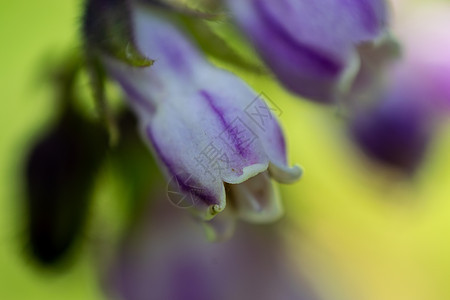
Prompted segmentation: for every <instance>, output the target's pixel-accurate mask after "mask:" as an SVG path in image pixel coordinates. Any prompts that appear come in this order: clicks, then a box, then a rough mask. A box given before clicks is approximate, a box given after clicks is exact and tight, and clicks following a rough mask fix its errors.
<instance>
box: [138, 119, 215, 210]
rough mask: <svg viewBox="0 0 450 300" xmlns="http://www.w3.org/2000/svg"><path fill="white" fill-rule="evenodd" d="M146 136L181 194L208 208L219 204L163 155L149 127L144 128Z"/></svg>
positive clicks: (184, 171) (212, 194)
mask: <svg viewBox="0 0 450 300" xmlns="http://www.w3.org/2000/svg"><path fill="white" fill-rule="evenodd" d="M146 134H147V137H148V138H149V140H150V143H151V144H152V145H153V148H154V150H155V153H156V156H157V157H159V159H160V160H161V162H162V163H163V164H164V165H165V166H166V168H167V171H168V172H169V174H170V175H171V176H173V177H174V178H175V179H176V181H177V183H178V185H179V187H180V188H181V189H182V191H183V192H186V193H190V194H191V195H193V196H195V197H197V198H199V199H200V200H202V201H203V202H204V203H205V204H206V205H208V206H209V205H214V204H220V201H218V200H217V199H216V197H215V195H214V193H213V192H211V191H208V190H207V189H206V188H205V187H204V185H202V184H201V182H197V180H196V179H195V178H194V177H193V176H191V175H189V174H190V173H189V172H187V171H188V170H177V166H175V165H174V164H173V163H172V162H171V161H170V160H169V158H167V157H166V156H165V155H164V152H163V151H162V150H161V148H160V147H159V145H158V143H157V142H156V139H155V137H154V135H153V132H152V130H151V128H150V126H147V127H146Z"/></svg>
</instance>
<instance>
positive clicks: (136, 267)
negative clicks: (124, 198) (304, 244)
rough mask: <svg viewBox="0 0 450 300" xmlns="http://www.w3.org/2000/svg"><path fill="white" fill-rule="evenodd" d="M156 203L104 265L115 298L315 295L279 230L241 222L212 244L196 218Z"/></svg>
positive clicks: (310, 299) (227, 299)
mask: <svg viewBox="0 0 450 300" xmlns="http://www.w3.org/2000/svg"><path fill="white" fill-rule="evenodd" d="M156 203H157V205H153V207H152V208H151V210H149V213H146V214H145V215H144V217H145V219H143V220H142V221H143V222H140V223H139V224H138V226H137V227H136V228H134V230H132V231H131V232H129V233H128V234H127V236H126V238H125V239H124V240H123V242H122V243H121V244H120V249H119V251H117V254H116V255H115V256H113V257H112V261H111V262H109V263H108V262H106V263H105V264H106V266H107V269H106V270H105V271H106V272H104V274H106V276H105V277H104V278H103V281H104V286H105V287H106V290H107V292H108V293H109V294H110V295H112V296H113V297H114V298H116V297H117V298H120V299H127V300H144V299H166V300H203V299H205V300H247V299H259V300H273V299H283V300H314V299H318V298H317V296H316V295H315V293H314V291H313V290H312V288H311V286H309V285H308V284H307V282H306V281H305V279H304V278H302V277H301V276H299V274H298V273H299V272H296V270H295V267H294V266H295V264H293V263H292V261H290V260H292V257H290V256H289V255H288V253H287V250H286V249H285V248H284V247H283V240H282V235H281V234H280V233H279V231H278V230H279V229H280V228H279V227H276V226H275V227H273V226H271V227H270V228H268V227H262V226H255V225H249V224H241V225H242V226H241V227H240V228H239V229H240V230H239V231H237V233H236V235H235V236H233V238H232V239H230V240H227V241H225V242H221V243H209V242H208V241H207V240H206V239H205V237H204V235H203V233H202V230H201V227H200V226H198V225H199V224H196V223H195V221H194V220H193V219H192V218H189V217H187V216H186V215H185V214H183V213H180V211H178V210H171V209H170V206H169V205H168V204H167V202H165V201H160V202H156V201H155V204H156ZM220 217H221V216H220V215H219V216H218V218H220Z"/></svg>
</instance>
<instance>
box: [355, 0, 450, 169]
mask: <svg viewBox="0 0 450 300" xmlns="http://www.w3.org/2000/svg"><path fill="white" fill-rule="evenodd" d="M430 7H433V5H431V6H429V7H428V9H429V8H430ZM421 8H425V9H424V10H422V9H419V8H417V11H419V13H418V14H417V13H416V14H414V13H412V14H411V15H408V21H407V22H405V21H402V20H401V19H400V18H399V19H400V20H399V25H398V28H397V32H398V35H399V38H400V41H401V42H403V46H404V49H403V52H404V55H403V57H402V59H401V60H400V61H399V62H398V63H396V64H394V65H392V66H391V68H389V70H388V71H389V73H387V74H384V75H385V78H384V87H383V88H382V89H381V90H378V91H371V95H370V97H372V98H373V99H374V100H378V101H376V102H375V104H373V105H372V107H371V108H369V109H363V110H360V111H358V112H357V114H356V116H355V117H354V119H353V121H352V124H351V132H352V136H353V137H354V138H355V140H356V142H357V144H358V145H359V146H360V147H361V149H362V150H363V151H364V152H365V153H366V154H368V156H369V157H372V158H374V159H376V160H377V161H379V162H382V163H384V164H387V165H390V166H393V167H396V168H398V169H400V170H403V171H405V172H406V173H408V174H413V173H414V171H415V170H416V169H417V167H418V166H419V165H420V163H421V162H422V160H423V158H424V156H425V154H426V151H427V149H428V147H429V143H430V140H431V139H432V137H433V134H434V132H435V129H436V125H437V124H438V122H439V121H440V120H441V119H442V117H443V116H445V115H448V113H449V112H450V57H449V55H448V51H445V49H448V47H446V46H448V45H450V36H449V35H448V34H447V32H446V31H442V28H448V26H450V21H449V20H450V5H448V4H447V5H443V6H439V8H438V7H434V13H431V14H430V11H429V10H428V9H427V6H426V5H425V7H421ZM431 11H433V10H431ZM426 16H428V17H426ZM422 25H423V26H422ZM416 28H417V29H418V30H415V29H416ZM408 29H409V30H408ZM410 31H413V35H412V34H411V32H410ZM424 41H428V42H427V43H426V47H424V46H423V45H424Z"/></svg>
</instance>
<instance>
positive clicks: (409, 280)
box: [0, 0, 450, 300]
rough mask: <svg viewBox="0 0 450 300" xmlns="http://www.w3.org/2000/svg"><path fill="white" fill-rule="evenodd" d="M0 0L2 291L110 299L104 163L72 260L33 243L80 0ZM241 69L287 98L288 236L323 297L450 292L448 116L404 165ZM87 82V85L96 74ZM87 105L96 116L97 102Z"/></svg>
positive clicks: (113, 219)
mask: <svg viewBox="0 0 450 300" xmlns="http://www.w3.org/2000/svg"><path fill="white" fill-rule="evenodd" d="M0 1H1V2H0V8H1V9H0V40H1V48H0V66H1V67H0V76H1V77H0V79H1V80H0V95H1V101H0V125H1V126H0V128H1V130H0V168H1V169H0V266H1V267H0V299H34V300H37V299H59V298H64V299H86V300H88V299H105V296H104V294H103V293H102V289H101V286H100V284H99V280H98V268H97V263H96V257H97V256H96V255H95V254H94V253H95V250H93V249H92V248H93V247H92V246H91V245H92V244H98V243H99V240H98V239H99V237H101V238H104V239H105V240H107V239H108V235H110V234H115V233H116V228H115V227H120V225H118V224H121V223H123V219H124V216H123V215H122V210H121V207H122V205H123V203H121V202H120V199H119V200H118V198H120V195H121V193H123V192H121V191H120V185H119V187H118V184H117V181H118V179H117V178H116V177H117V176H115V175H114V174H110V173H111V172H108V170H106V171H105V170H103V171H102V172H101V174H102V175H101V176H100V179H99V180H98V182H96V185H95V188H94V190H95V193H94V195H95V196H94V199H93V204H92V207H91V208H92V209H91V210H90V213H89V217H88V222H87V223H88V229H87V230H86V232H83V233H82V236H81V240H82V242H81V243H80V244H79V245H78V246H77V247H76V251H77V255H76V259H75V260H74V261H73V262H71V263H70V266H68V267H64V271H61V270H46V269H44V268H42V267H40V266H38V265H37V264H36V263H35V262H33V260H32V259H31V258H30V257H28V256H27V254H26V247H27V246H26V245H25V243H24V235H25V231H24V225H23V223H24V221H23V218H24V215H23V203H24V198H25V197H26V193H25V189H24V184H25V183H24V170H25V161H26V158H27V156H28V155H29V151H30V148H31V147H32V146H33V145H34V144H35V143H36V141H37V140H38V139H39V137H41V136H42V134H43V133H44V132H45V130H46V129H48V128H49V127H50V126H51V125H52V124H53V123H54V122H56V117H57V112H58V109H57V105H56V103H55V91H54V89H53V87H52V85H51V84H49V79H48V78H49V77H50V75H49V72H50V71H48V70H51V69H53V68H54V66H57V65H58V64H60V63H61V62H62V61H64V58H65V57H67V55H68V54H69V53H72V52H76V51H77V50H79V48H80V42H79V40H80V38H79V32H78V29H79V27H80V25H79V19H80V14H81V6H82V3H81V1H77V0H66V1H56V0H41V1H24V0H16V1H6V0H0ZM411 3H412V2H411ZM449 51H450V49H449ZM234 71H235V72H238V73H239V75H241V76H242V77H243V78H244V79H245V80H246V81H247V82H248V83H249V84H250V85H251V86H252V87H253V88H254V89H255V90H256V91H260V92H264V93H265V94H266V95H267V96H268V97H270V99H271V100H272V101H274V102H276V103H277V105H278V106H279V107H280V108H281V109H282V110H283V114H282V116H281V118H280V121H281V123H282V125H283V127H284V129H285V132H286V135H287V140H288V149H289V154H290V160H291V162H296V163H300V164H301V165H302V166H303V167H304V169H305V174H304V177H303V178H302V179H301V180H300V182H298V183H296V184H294V185H290V186H283V187H282V194H283V200H284V204H285V207H286V217H285V218H286V219H287V220H289V226H286V229H285V230H284V231H283V236H284V237H285V241H286V245H287V247H288V251H289V255H290V256H291V257H292V259H294V261H295V262H296V268H297V270H298V272H299V274H302V276H304V277H306V278H308V280H310V281H311V282H312V283H313V285H314V287H315V289H316V290H318V292H319V293H320V294H321V295H322V296H323V297H324V298H325V299H358V300H361V299H364V300H372V299H373V300H379V299H383V300H391V299H392V300H416V299H417V300H422V299H423V300H424V299H427V300H429V299H432V300H442V299H450V285H449V284H448V281H449V279H450V254H449V253H450V241H449V238H448V237H449V236H450V160H449V153H450V124H448V123H446V124H443V125H442V126H439V128H438V132H437V136H436V138H435V139H433V142H432V145H431V147H430V149H429V151H428V153H427V155H426V159H425V160H424V162H423V164H421V166H420V168H419V170H418V171H417V172H416V174H415V176H413V177H405V176H403V175H401V174H399V173H398V172H396V171H394V170H392V169H387V168H384V167H383V166H381V165H379V164H376V163H374V162H371V161H369V160H368V159H367V158H366V157H365V156H364V155H363V154H362V153H360V151H359V150H357V149H356V147H355V146H354V145H353V144H352V143H351V141H350V139H349V137H348V135H347V133H346V130H345V118H342V115H341V114H340V112H339V109H336V108H333V107H325V106H321V105H317V104H314V103H309V102H306V101H298V100H296V99H295V98H294V97H293V96H290V95H288V94H287V93H286V92H284V91H283V90H282V88H280V86H279V85H278V84H277V83H275V82H273V81H272V80H270V79H268V78H266V77H263V76H258V75H255V74H247V73H244V72H242V70H234ZM77 89H79V90H78V92H79V93H86V94H89V91H88V90H87V89H88V84H87V80H86V81H83V80H81V82H79V83H77ZM87 98H89V97H88V96H87ZM80 106H81V107H82V109H81V110H82V111H84V114H85V115H87V116H90V117H92V118H93V119H95V115H96V113H95V109H94V105H93V103H91V102H89V101H85V103H82V104H80ZM117 230H119V229H117Z"/></svg>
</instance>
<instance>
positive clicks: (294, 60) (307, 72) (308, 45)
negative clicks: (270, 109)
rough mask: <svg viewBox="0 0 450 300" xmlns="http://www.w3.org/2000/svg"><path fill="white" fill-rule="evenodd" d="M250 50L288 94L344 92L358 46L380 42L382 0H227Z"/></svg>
mask: <svg viewBox="0 0 450 300" xmlns="http://www.w3.org/2000/svg"><path fill="white" fill-rule="evenodd" d="M226 2H227V3H228V4H229V7H230V10H231V14H232V16H233V17H234V18H235V20H236V22H237V23H238V25H239V26H240V27H241V28H242V29H243V31H244V32H245V33H246V36H247V37H248V38H249V40H250V41H251V42H252V44H253V45H254V48H255V50H256V51H257V52H258V53H259V54H260V56H261V58H262V59H263V60H264V61H265V63H266V64H267V65H268V66H269V67H270V69H271V70H272V71H273V73H274V75H275V76H276V77H277V78H278V79H279V80H280V82H281V83H282V84H283V85H284V86H285V87H286V88H288V89H289V90H290V91H292V92H294V93H296V94H298V95H300V96H302V97H305V98H308V99H311V100H315V101H319V102H324V103H329V102H333V101H335V100H336V99H338V97H339V96H340V95H342V94H343V93H345V92H346V89H348V87H349V86H350V85H351V82H352V80H353V78H354V77H355V76H356V74H357V72H358V69H359V60H360V58H359V54H358V46H359V45H362V44H367V43H371V42H375V41H379V40H381V39H382V37H383V36H384V33H385V27H386V24H387V19H388V13H387V7H386V6H387V5H386V3H385V1H384V0H355V1H343V0H314V1H311V0H277V1H273V0H226Z"/></svg>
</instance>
